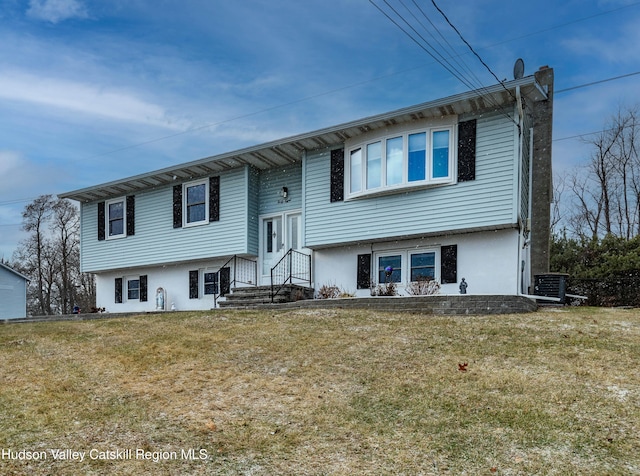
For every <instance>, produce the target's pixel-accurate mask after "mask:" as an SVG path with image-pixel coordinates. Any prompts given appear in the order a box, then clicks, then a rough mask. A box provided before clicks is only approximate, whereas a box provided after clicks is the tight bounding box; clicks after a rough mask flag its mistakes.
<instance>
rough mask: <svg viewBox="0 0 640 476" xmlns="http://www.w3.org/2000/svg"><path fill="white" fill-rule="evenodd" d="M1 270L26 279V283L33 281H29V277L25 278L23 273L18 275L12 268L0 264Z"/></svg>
mask: <svg viewBox="0 0 640 476" xmlns="http://www.w3.org/2000/svg"><path fill="white" fill-rule="evenodd" d="M0 268H3V269H6V270H7V271H9V272H11V273H13V274H15V275H16V276H18V277H20V278H22V279H24V280H25V281H31V279H29V278H28V277H27V276H25V275H24V274H22V273H18V272H17V271H16V270H15V269H13V268H10V267H9V266H7V265H6V264H3V263H0Z"/></svg>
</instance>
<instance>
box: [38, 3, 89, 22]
mask: <svg viewBox="0 0 640 476" xmlns="http://www.w3.org/2000/svg"><path fill="white" fill-rule="evenodd" d="M27 16H29V17H31V18H34V19H37V20H44V21H48V22H50V23H54V24H55V23H59V22H61V21H64V20H69V19H71V18H87V17H88V16H89V15H88V13H87V9H86V7H85V6H84V5H83V4H82V3H80V2H79V1H78V0H30V1H29V9H28V10H27Z"/></svg>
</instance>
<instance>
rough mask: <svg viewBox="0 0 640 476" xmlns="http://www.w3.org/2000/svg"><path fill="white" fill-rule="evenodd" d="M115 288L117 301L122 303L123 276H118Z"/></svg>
mask: <svg viewBox="0 0 640 476" xmlns="http://www.w3.org/2000/svg"><path fill="white" fill-rule="evenodd" d="M115 288H116V293H115V302H116V303H118V304H120V303H122V278H116V282H115Z"/></svg>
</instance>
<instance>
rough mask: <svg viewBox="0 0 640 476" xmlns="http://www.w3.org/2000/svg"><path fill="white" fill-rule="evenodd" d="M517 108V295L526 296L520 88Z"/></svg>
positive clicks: (518, 87) (522, 114)
mask: <svg viewBox="0 0 640 476" xmlns="http://www.w3.org/2000/svg"><path fill="white" fill-rule="evenodd" d="M516 107H517V110H518V155H517V168H518V183H517V188H516V190H517V200H516V217H517V221H518V262H517V269H516V273H517V274H516V276H517V283H516V294H526V293H525V292H524V289H523V286H524V268H525V265H524V259H523V257H524V248H525V247H526V246H527V242H526V240H524V229H523V228H526V226H527V224H526V223H522V214H521V209H522V129H523V127H524V111H523V107H522V94H521V92H520V86H516Z"/></svg>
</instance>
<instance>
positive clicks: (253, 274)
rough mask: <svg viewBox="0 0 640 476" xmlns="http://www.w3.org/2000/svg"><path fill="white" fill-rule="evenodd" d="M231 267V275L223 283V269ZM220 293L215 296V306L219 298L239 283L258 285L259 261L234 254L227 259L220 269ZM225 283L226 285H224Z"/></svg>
mask: <svg viewBox="0 0 640 476" xmlns="http://www.w3.org/2000/svg"><path fill="white" fill-rule="evenodd" d="M225 268H226V269H229V276H228V277H227V279H225V282H224V283H223V279H222V277H223V274H224V273H221V271H222V270H223V269H225ZM216 273H217V274H218V293H216V294H214V296H213V305H214V307H216V306H217V304H218V298H219V297H220V296H224V295H225V294H226V293H228V292H230V291H231V288H233V287H236V286H237V285H238V284H247V285H249V286H257V285H258V263H257V262H256V261H253V260H250V259H247V258H243V257H242V256H238V255H233V256H232V257H231V258H229V259H228V260H227V262H226V263H224V264H223V265H222V266H220V268H218V271H216ZM223 284H224V286H223Z"/></svg>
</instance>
